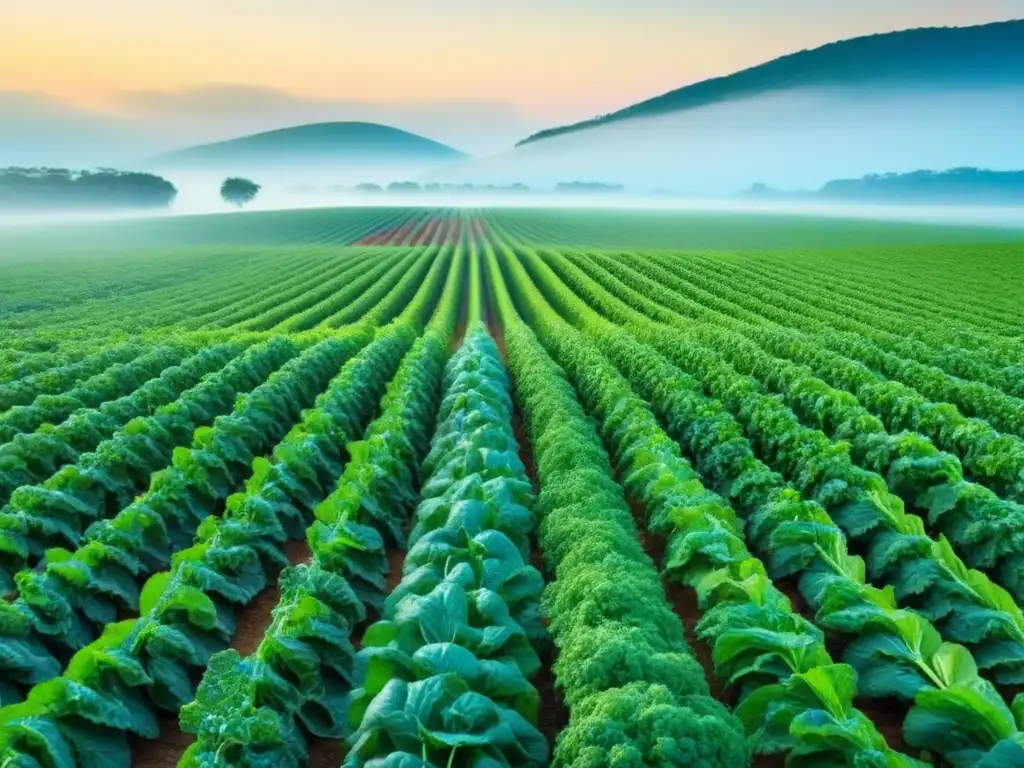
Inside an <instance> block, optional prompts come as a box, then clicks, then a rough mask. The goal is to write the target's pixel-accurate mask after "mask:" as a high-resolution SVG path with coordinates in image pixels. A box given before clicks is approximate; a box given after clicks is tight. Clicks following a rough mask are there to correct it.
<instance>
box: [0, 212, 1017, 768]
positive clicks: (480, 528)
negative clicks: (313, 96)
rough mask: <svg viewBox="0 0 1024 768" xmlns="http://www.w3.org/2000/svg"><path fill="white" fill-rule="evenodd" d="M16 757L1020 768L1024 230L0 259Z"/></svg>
mask: <svg viewBox="0 0 1024 768" xmlns="http://www.w3.org/2000/svg"><path fill="white" fill-rule="evenodd" d="M0 278H2V279H0V328H2V330H3V335H2V338H0V443H2V444H0V592H2V593H3V602H2V605H0V766H2V767H3V768H7V766H24V767H25V768H28V767H29V766H48V767H50V766H54V767H59V768H64V767H70V766H83V768H115V767H121V766H145V767H147V768H149V767H151V766H169V765H176V764H179V765H182V766H189V767H192V766H195V767H196V768H198V767H199V766H307V765H310V766H315V767H316V768H323V767H324V766H342V765H343V766H345V767H346V768H363V767H365V768H416V767H417V766H419V767H423V768H426V767H427V766H431V767H436V768H453V767H455V766H460V767H462V766H465V767H466V768H492V767H497V766H526V767H531V768H532V767H540V766H546V765H557V766H564V767H565V768H570V767H571V768H600V767H601V766H609V767H612V766H614V767H615V768H620V767H625V766H629V767H630V768H632V767H634V766H647V765H649V766H661V767H664V768H667V767H668V766H690V765H692V766H700V767H701V768H711V767H713V766H722V767H723V768H724V767H725V766H743V765H754V766H759V767H765V768H767V766H781V765H792V766H851V767H853V766H857V767H858V768H867V767H868V766H871V767H872V768H875V767H880V766H888V767H891V768H902V767H904V766H906V767H909V766H918V765H927V764H936V765H949V766H954V768H968V767H975V766H977V767H979V768H996V767H997V766H1018V765H1024V695H1018V694H1019V693H1020V691H1022V690H1024V613H1022V610H1021V606H1022V605H1024V331H1022V328H1024V234H1022V233H1021V232H1019V231H1013V230H1002V229H995V228H993V229H982V228H972V227H953V226H933V225H925V224H898V223H883V222H868V221H861V222H855V221H847V222H843V221H838V220H829V219H814V218H810V217H806V218H800V217H783V216H774V217H773V216H760V217H758V216H747V217H743V216H738V215H737V216H734V217H730V216H728V215H725V214H721V215H706V216H700V215H696V214H680V213H677V214H671V213H658V214H655V213H640V212H634V213H630V212H622V211H620V212H595V211H589V212H584V211H556V210H546V211H532V210H528V209H523V210H516V209H502V210H447V209H444V210H442V209H437V210H434V209H425V208H424V209H417V208H383V207H382V208H361V209H360V208H354V209H338V210H334V209H321V210H305V211H291V212H287V211H279V212H271V213H246V214H233V215H226V216H207V217H195V218H189V217H181V218H167V219H154V220H138V221H124V222H107V223H93V224H90V225H75V226H73V227H66V228H55V229H51V230H46V231H38V232H34V231H25V230H11V231H6V232H3V233H0Z"/></svg>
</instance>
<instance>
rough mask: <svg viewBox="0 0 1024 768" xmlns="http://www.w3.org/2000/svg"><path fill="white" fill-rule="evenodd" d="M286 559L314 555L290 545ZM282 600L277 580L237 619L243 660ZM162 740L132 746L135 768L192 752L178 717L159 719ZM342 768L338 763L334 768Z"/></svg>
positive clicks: (161, 764) (167, 763)
mask: <svg viewBox="0 0 1024 768" xmlns="http://www.w3.org/2000/svg"><path fill="white" fill-rule="evenodd" d="M284 551H285V555H286V556H287V557H288V561H289V562H290V563H291V564H292V565H298V564H299V563H305V562H309V559H310V556H311V553H310V551H309V545H308V544H307V543H306V541H305V539H303V540H301V541H287V542H285V544H284ZM280 598H281V588H280V587H279V586H278V580H277V577H274V579H273V581H272V583H271V584H269V585H268V586H267V587H266V588H265V589H263V590H262V591H261V592H260V593H259V594H258V595H256V597H254V598H253V599H252V601H251V602H250V603H249V604H248V605H246V606H245V607H244V608H243V609H242V610H241V611H240V612H239V616H238V624H237V627H236V631H235V639H234V642H233V643H231V646H230V647H231V648H234V649H235V650H237V651H238V652H239V653H240V654H242V655H243V656H247V655H249V654H250V653H252V652H253V651H255V650H256V647H257V646H258V645H259V644H260V641H261V640H263V635H264V633H265V632H266V630H267V627H269V626H270V621H271V612H272V611H273V610H274V606H276V605H277V602H278V600H279V599H280ZM159 720H160V736H159V738H157V739H154V740H143V739H138V740H135V741H134V742H133V744H132V768H174V766H176V765H177V764H178V761H179V760H180V759H181V756H182V754H184V752H185V750H186V749H188V748H189V746H190V745H191V744H192V742H193V741H195V737H194V736H192V734H190V733H183V732H182V730H181V728H179V727H178V716H177V715H176V714H171V713H170V712H162V713H160V716H159ZM339 764H340V761H339V763H335V764H334V768H337V766H338V765H339Z"/></svg>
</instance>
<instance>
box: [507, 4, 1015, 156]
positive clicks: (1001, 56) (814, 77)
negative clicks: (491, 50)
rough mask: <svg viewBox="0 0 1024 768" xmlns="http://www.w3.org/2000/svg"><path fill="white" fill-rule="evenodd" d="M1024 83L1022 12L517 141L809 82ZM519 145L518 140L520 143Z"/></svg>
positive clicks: (706, 87) (784, 68) (807, 53)
mask: <svg viewBox="0 0 1024 768" xmlns="http://www.w3.org/2000/svg"><path fill="white" fill-rule="evenodd" d="M1020 84H1024V20H1019V21H1007V22H998V23H995V24H985V25H981V26H974V27H936V28H922V29H911V30H906V31H902V32H890V33H886V34H878V35H869V36H867V37H858V38H853V39H851V40H844V41H841V42H837V43H830V44H828V45H824V46H822V47H820V48H815V49H813V50H804V51H800V52H798V53H792V54H789V55H787V56H782V57H781V58H778V59H774V60H772V61H769V62H767V63H765V64H760V65H758V66H755V67H751V68H749V69H744V70H742V71H740V72H736V73H734V74H731V75H727V76H725V77H716V78H713V79H710V80H704V81H702V82H699V83H695V84H694V85H688V86H686V87H684V88H679V89H677V90H674V91H669V92H668V93H665V94H663V95H661V96H657V97H655V98H652V99H648V100H647V101H643V102H640V103H639V104H634V105H633V106H630V107H626V108H625V109H621V110H619V111H617V112H612V113H610V114H607V115H603V116H601V117H598V118H594V119H592V120H586V121H583V122H580V123H575V124H572V125H566V126H561V127H558V128H550V129H547V130H544V131H540V132H539V133H535V134H533V135H532V136H529V137H528V138H526V139H524V140H523V141H521V142H519V145H522V144H528V143H531V142H536V141H540V140H542V139H549V138H551V137H553V136H558V135H561V134H566V133H573V132H576V131H581V130H585V129H587V128H595V127H598V126H603V125H607V124H609V123H615V122H619V121H623V120H631V119H634V118H641V117H654V116H658V115H664V114H667V113H672V112H680V111H683V110H689V109H695V108H698V107H704V106H708V105H711V104H716V103H719V102H723V101H729V100H734V99H742V98H748V97H752V96H758V95H762V94H767V93H771V92H779V91H785V90H790V89H795V88H810V87H857V86H859V87H871V88H876V89H880V90H882V89H886V88H887V87H891V88H900V87H906V86H908V85H914V86H921V87H929V86H931V87H951V86H988V85H991V86H998V85H1002V86H1005V85H1020ZM517 146H518V145H517Z"/></svg>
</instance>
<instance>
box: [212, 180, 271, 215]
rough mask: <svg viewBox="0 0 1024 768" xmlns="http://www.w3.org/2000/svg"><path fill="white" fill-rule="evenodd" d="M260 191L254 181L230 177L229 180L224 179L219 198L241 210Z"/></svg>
mask: <svg viewBox="0 0 1024 768" xmlns="http://www.w3.org/2000/svg"><path fill="white" fill-rule="evenodd" d="M260 189H261V187H260V185H259V184H257V183H256V182H254V181H249V179H243V178H240V177H238V176H232V177H231V178H230V179H224V183H223V184H221V185H220V196H221V199H222V200H223V201H224V202H225V203H231V204H232V205H237V206H238V207H239V208H241V207H242V206H243V205H245V204H246V203H248V202H251V201H252V199H253V198H254V197H256V193H257V192H259V191H260Z"/></svg>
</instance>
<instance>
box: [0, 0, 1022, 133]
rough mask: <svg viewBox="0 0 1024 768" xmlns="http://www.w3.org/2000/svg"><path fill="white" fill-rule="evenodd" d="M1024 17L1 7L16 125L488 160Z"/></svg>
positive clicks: (821, 2) (945, 8) (785, 11)
mask: <svg viewBox="0 0 1024 768" xmlns="http://www.w3.org/2000/svg"><path fill="white" fill-rule="evenodd" d="M1021 17H1024V0H713V1H712V0H511V1H509V0H374V2H372V3H371V2H366V1H365V0H89V1H88V2H84V1H83V0H0V18H2V23H0V123H2V122H3V120H4V119H7V121H8V122H10V121H11V120H14V119H16V120H19V121H20V126H21V128H22V129H24V128H26V126H29V127H30V126H31V125H32V124H33V123H32V121H33V120H50V121H51V123H53V121H57V123H59V121H60V120H64V121H72V122H73V120H83V119H86V118H88V119H90V120H98V121H99V122H100V123H101V124H103V125H104V126H106V125H108V123H109V121H111V120H113V121H116V122H120V123H122V124H124V123H125V121H127V122H128V123H129V124H132V125H137V126H141V125H145V126H148V128H147V130H150V131H151V132H153V131H156V127H155V126H159V125H162V126H164V127H165V128H168V129H169V128H171V127H173V128H175V132H176V133H178V135H181V136H182V137H187V138H189V139H193V138H195V137H200V136H208V138H210V139H215V138H226V137H227V136H228V135H230V134H231V133H232V132H233V131H236V130H241V129H243V128H244V126H245V125H247V124H250V123H251V124H255V125H257V127H258V128H259V129H264V128H269V127H277V126H276V125H275V124H274V123H275V121H276V124H277V125H281V124H289V123H294V122H297V121H300V120H305V119H309V118H310V117H320V116H324V117H331V116H333V115H339V116H342V117H344V118H346V119H359V118H360V117H362V116H364V115H365V119H380V120H390V121H391V122H392V124H398V125H399V127H409V128H410V129H417V128H418V129H420V130H422V131H424V132H428V133H429V132H433V134H434V137H435V138H441V139H442V140H449V141H451V142H452V143H456V142H461V143H462V144H463V147H464V148H467V149H469V150H470V151H486V150H487V149H490V147H489V146H487V145H488V142H490V143H494V144H499V143H500V144H505V143H506V142H508V141H511V140H514V139H515V138H516V137H522V136H523V135H525V134H526V133H530V132H532V131H533V130H536V129H539V128H543V127H549V126H551V125H557V124H560V123H564V122H574V121H577V120H580V119H585V118H588V117H591V116H594V115H596V114H600V113H603V112H608V111H612V110H615V109H619V108H621V107H624V106H627V105H629V104H631V103H634V102H636V101H640V100H643V99H645V98H649V97H651V96H654V95H657V94H659V93H663V92H665V91H668V90H671V89H674V88H678V87H680V86H682V85H686V84H688V83H691V82H695V81H698V80H701V79H704V78H707V77H711V76H715V75H722V74H728V73H729V72H732V71H735V70H737V69H741V68H743V67H746V66H751V65H754V64H757V63H760V62H762V61H765V60H768V59H771V58H774V57H776V56H779V55H782V54H785V53H789V52H792V51H794V50H799V49H802V48H807V47H815V46H818V45H822V44H824V43H827V42H831V41H833V40H837V39H843V38H849V37H856V36H859V35H863V34H869V33H873V32H885V31H891V30H895V29H905V28H909V27H917V26H939V25H968V24H977V23H984V22H987V21H998V20H1005V19H1010V18H1021ZM12 104H13V106H11V105H12ZM441 113H447V114H448V116H449V119H447V120H445V119H443V118H442V117H441ZM12 115H13V116H14V117H13V118H12V117H11V116H12ZM40 115H42V117H40ZM432 120H433V123H432V122H431V121H432ZM131 121H135V122H134V123H132V122H131ZM459 121H461V125H455V123H456V122H459ZM403 122H405V123H406V125H401V123H403ZM55 124H56V123H55ZM0 128H2V126H0ZM179 128H180V131H179V130H178V129H179ZM460 130H461V132H462V133H461V134H460ZM156 132H157V133H158V132H159V131H156ZM441 134H444V135H441ZM154 135H155V134H154ZM460 137H461V138H460ZM2 138H3V133H2V130H0V139H2ZM162 140H164V141H169V140H171V139H170V137H166V138H165V139H162Z"/></svg>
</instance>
